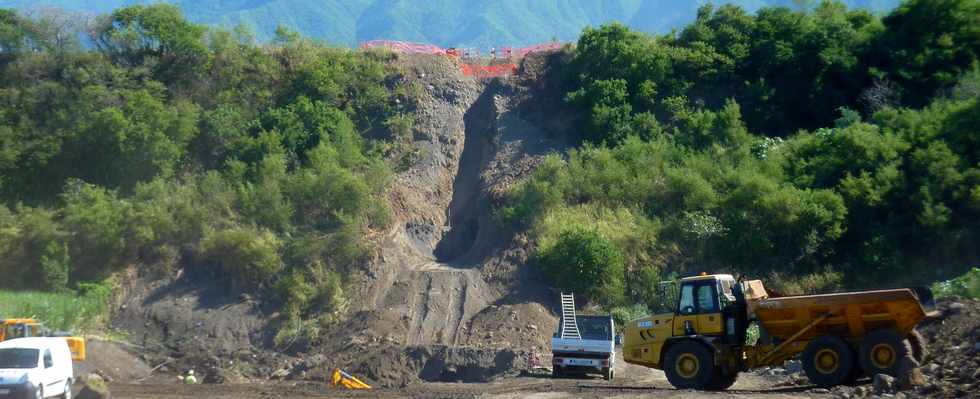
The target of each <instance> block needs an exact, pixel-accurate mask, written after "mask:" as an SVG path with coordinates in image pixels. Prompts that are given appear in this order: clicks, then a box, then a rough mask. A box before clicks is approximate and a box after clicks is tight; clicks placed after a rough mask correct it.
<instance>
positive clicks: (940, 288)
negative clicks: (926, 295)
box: [932, 267, 980, 299]
mask: <svg viewBox="0 0 980 399" xmlns="http://www.w3.org/2000/svg"><path fill="white" fill-rule="evenodd" d="M932 293H933V295H934V296H935V297H936V298H948V297H952V296H958V297H962V298H972V299H980V267H974V268H972V269H970V271H968V272H966V273H964V274H963V275H962V276H959V277H956V278H954V279H951V280H946V281H940V282H938V283H935V284H933V285H932Z"/></svg>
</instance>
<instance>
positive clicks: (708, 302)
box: [677, 280, 719, 315]
mask: <svg viewBox="0 0 980 399" xmlns="http://www.w3.org/2000/svg"><path fill="white" fill-rule="evenodd" d="M677 310H678V313H680V314H682V315H690V314H705V313H717V312H718V311H719V310H718V295H717V293H716V292H715V283H714V282H713V281H710V280H709V281H696V282H692V283H686V284H682V285H681V297H680V300H679V301H678V306H677Z"/></svg>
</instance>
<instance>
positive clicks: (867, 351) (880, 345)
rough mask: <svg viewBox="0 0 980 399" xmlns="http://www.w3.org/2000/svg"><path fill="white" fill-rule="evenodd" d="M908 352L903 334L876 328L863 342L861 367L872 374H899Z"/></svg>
mask: <svg viewBox="0 0 980 399" xmlns="http://www.w3.org/2000/svg"><path fill="white" fill-rule="evenodd" d="M907 354H908V348H906V346H905V343H904V342H902V336H901V335H899V334H898V332H896V331H895V330H891V329H884V330H875V331H872V332H870V333H868V335H866V336H865V337H864V341H863V342H861V356H860V357H859V359H860V360H861V368H862V369H864V371H865V372H866V373H867V374H868V375H870V376H874V375H875V374H888V375H890V376H893V377H895V376H897V375H898V366H899V364H900V360H901V359H902V358H903V357H905V356H906V355H907Z"/></svg>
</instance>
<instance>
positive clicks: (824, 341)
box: [802, 335, 854, 387]
mask: <svg viewBox="0 0 980 399" xmlns="http://www.w3.org/2000/svg"><path fill="white" fill-rule="evenodd" d="M802 360H803V372H805V373H806V376H807V378H809V379H810V382H812V383H814V384H816V385H819V386H821V387H831V386H834V385H840V384H843V383H845V382H847V380H848V379H849V378H850V377H851V373H852V372H853V370H854V351H853V350H852V349H851V347H850V346H848V345H847V342H844V340H843V339H840V338H839V337H834V336H829V335H825V336H822V337H819V338H817V339H815V340H813V341H810V343H809V344H807V345H806V349H804V350H803V359H802Z"/></svg>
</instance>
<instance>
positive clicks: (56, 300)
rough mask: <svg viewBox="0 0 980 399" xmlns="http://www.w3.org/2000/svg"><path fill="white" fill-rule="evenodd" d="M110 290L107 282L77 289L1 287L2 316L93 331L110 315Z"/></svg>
mask: <svg viewBox="0 0 980 399" xmlns="http://www.w3.org/2000/svg"><path fill="white" fill-rule="evenodd" d="M110 294H111V290H110V288H109V286H108V285H107V284H105V283H101V284H83V285H82V287H81V289H80V290H79V292H77V293H76V292H39V291H27V292H24V291H6V290H0V303H2V304H3V306H2V307H0V319H5V318H34V319H37V320H39V321H41V322H42V323H43V324H44V326H45V327H47V328H49V329H51V330H53V331H67V332H72V333H79V334H81V333H85V332H89V331H93V332H94V330H95V329H98V328H100V327H101V326H102V325H103V323H104V322H105V318H106V316H107V315H108V314H107V313H108V312H107V311H108V300H109V295H110Z"/></svg>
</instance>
